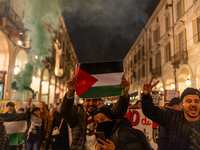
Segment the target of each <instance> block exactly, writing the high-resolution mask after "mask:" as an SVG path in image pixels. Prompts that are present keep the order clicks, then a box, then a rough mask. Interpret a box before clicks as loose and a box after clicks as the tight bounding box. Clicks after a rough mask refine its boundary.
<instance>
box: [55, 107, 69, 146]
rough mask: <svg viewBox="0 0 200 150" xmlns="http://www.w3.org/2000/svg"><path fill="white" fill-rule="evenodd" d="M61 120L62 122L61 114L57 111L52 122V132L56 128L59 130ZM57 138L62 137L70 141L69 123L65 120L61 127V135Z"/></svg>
mask: <svg viewBox="0 0 200 150" xmlns="http://www.w3.org/2000/svg"><path fill="white" fill-rule="evenodd" d="M61 120H62V116H61V114H60V113H59V112H58V111H55V114H54V118H53V121H52V130H53V129H54V128H55V127H58V128H59V126H60V123H61ZM57 136H60V137H62V138H66V139H68V140H69V133H68V125H67V122H66V121H65V120H63V123H62V125H61V127H60V134H59V135H57ZM66 142H67V141H66Z"/></svg>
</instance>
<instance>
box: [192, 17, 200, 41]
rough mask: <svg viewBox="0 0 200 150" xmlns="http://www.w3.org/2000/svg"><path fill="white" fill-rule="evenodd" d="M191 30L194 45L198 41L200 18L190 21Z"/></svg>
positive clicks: (199, 38)
mask: <svg viewBox="0 0 200 150" xmlns="http://www.w3.org/2000/svg"><path fill="white" fill-rule="evenodd" d="M192 28H193V42H194V44H196V43H198V42H199V41H200V33H199V31H200V18H197V19H194V20H192Z"/></svg>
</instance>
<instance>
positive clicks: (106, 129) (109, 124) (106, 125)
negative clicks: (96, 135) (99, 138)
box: [96, 121, 115, 138]
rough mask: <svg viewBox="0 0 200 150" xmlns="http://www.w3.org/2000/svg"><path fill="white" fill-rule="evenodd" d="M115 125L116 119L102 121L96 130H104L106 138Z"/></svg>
mask: <svg viewBox="0 0 200 150" xmlns="http://www.w3.org/2000/svg"><path fill="white" fill-rule="evenodd" d="M114 125H115V123H114V121H105V122H101V123H99V124H98V126H97V128H96V129H97V130H96V131H101V132H104V134H105V136H106V138H108V137H109V136H110V132H111V130H112V128H113V127H114Z"/></svg>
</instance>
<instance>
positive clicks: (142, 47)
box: [142, 45, 144, 57]
mask: <svg viewBox="0 0 200 150" xmlns="http://www.w3.org/2000/svg"><path fill="white" fill-rule="evenodd" d="M143 56H144V45H142V57H143Z"/></svg>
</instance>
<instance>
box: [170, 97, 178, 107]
mask: <svg viewBox="0 0 200 150" xmlns="http://www.w3.org/2000/svg"><path fill="white" fill-rule="evenodd" d="M180 102H181V100H180V98H178V97H174V98H172V99H171V101H170V102H169V106H170V107H172V106H174V105H177V104H179V103H180Z"/></svg>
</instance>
